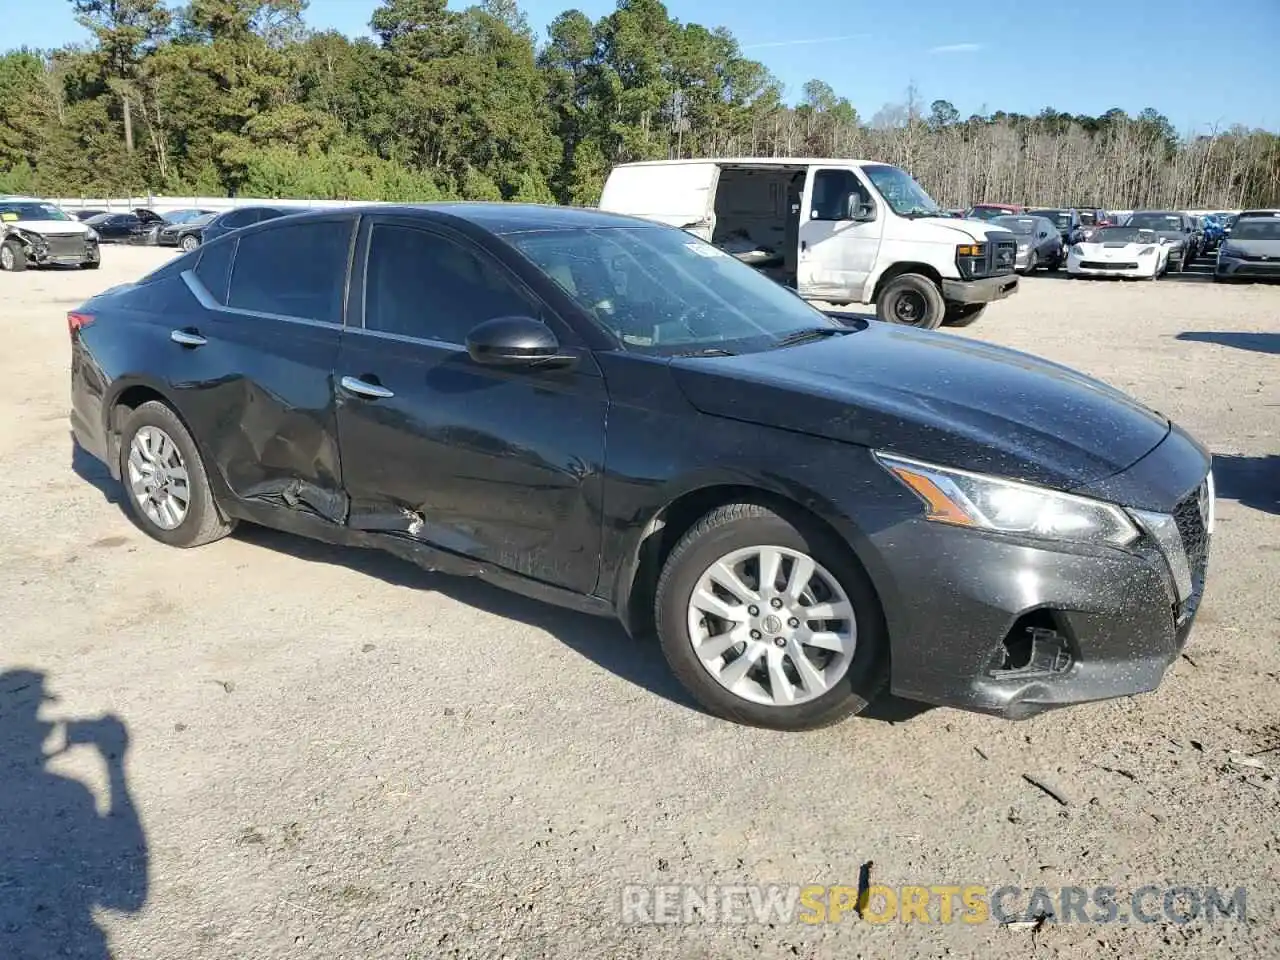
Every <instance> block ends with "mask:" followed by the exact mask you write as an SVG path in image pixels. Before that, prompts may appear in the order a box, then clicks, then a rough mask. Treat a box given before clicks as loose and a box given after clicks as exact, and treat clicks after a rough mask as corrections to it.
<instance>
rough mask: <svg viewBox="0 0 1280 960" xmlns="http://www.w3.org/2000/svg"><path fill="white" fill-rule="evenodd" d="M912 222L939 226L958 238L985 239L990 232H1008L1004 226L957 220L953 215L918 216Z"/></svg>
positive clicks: (980, 221) (978, 221) (979, 221)
mask: <svg viewBox="0 0 1280 960" xmlns="http://www.w3.org/2000/svg"><path fill="white" fill-rule="evenodd" d="M914 222H915V223H917V224H923V225H928V226H931V227H941V228H942V229H944V230H946V231H948V232H949V233H954V234H955V235H956V237H957V239H960V240H986V239H987V237H988V235H990V234H992V233H1008V232H1009V231H1008V230H1007V229H1005V228H1004V227H1001V226H992V225H990V224H988V223H986V222H985V221H982V220H957V219H956V218H955V217H920V218H918V219H916V220H915V221H914Z"/></svg>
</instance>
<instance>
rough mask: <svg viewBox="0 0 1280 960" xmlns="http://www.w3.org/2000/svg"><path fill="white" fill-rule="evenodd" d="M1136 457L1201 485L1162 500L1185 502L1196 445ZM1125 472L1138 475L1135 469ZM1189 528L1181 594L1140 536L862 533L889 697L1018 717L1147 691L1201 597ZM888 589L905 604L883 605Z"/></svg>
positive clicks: (896, 528) (1171, 445)
mask: <svg viewBox="0 0 1280 960" xmlns="http://www.w3.org/2000/svg"><path fill="white" fill-rule="evenodd" d="M1147 459H1152V460H1153V463H1154V462H1155V461H1164V460H1168V461H1170V462H1165V463H1163V464H1162V465H1161V464H1156V467H1157V468H1158V470H1157V472H1158V473H1159V475H1160V476H1161V477H1163V478H1166V479H1168V480H1169V481H1170V483H1172V480H1173V478H1177V480H1178V482H1179V484H1185V483H1187V482H1188V480H1187V478H1188V477H1196V478H1201V479H1196V480H1195V481H1194V483H1193V485H1192V486H1191V488H1190V489H1189V490H1187V491H1184V492H1182V493H1181V494H1180V495H1179V496H1178V497H1177V499H1176V500H1175V501H1174V503H1181V504H1183V506H1184V507H1185V506H1186V505H1187V504H1188V503H1193V502H1194V501H1193V499H1191V498H1194V497H1195V496H1196V493H1197V491H1198V489H1199V486H1200V483H1201V482H1202V478H1203V477H1204V473H1205V472H1207V459H1206V458H1205V456H1204V454H1203V451H1201V450H1200V449H1199V448H1197V447H1195V446H1194V445H1192V444H1187V443H1183V442H1182V441H1181V439H1180V438H1179V439H1178V440H1175V441H1174V442H1169V441H1166V442H1165V444H1162V445H1161V447H1157V448H1156V451H1153V452H1152V453H1151V454H1148V456H1147V457H1146V458H1144V460H1147ZM1174 459H1176V460H1178V461H1185V462H1177V463H1175V462H1172V461H1173V460H1174ZM1191 461H1195V462H1194V463H1193V462H1191ZM1139 463H1140V464H1141V463H1142V461H1140V462H1139ZM1131 469H1132V470H1135V471H1137V473H1138V475H1140V476H1141V477H1148V476H1150V474H1149V472H1148V471H1149V469H1150V467H1148V466H1142V467H1139V465H1135V467H1134V468H1131ZM1122 487H1123V484H1122ZM1161 496H1165V494H1161ZM1147 505H1149V504H1147ZM1173 510H1174V506H1173V505H1172V504H1171V505H1170V506H1169V507H1168V511H1169V512H1173ZM1200 534H1201V536H1200V537H1199V539H1196V540H1192V539H1188V541H1187V546H1185V547H1184V550H1185V551H1186V555H1187V556H1188V557H1190V558H1193V560H1194V562H1193V563H1192V567H1193V572H1192V588H1191V591H1190V593H1189V594H1188V595H1187V596H1185V597H1179V596H1178V594H1177V588H1176V587H1175V585H1174V579H1173V575H1172V574H1171V568H1170V563H1169V561H1168V560H1166V558H1165V554H1164V553H1162V552H1161V549H1160V547H1159V546H1158V545H1157V544H1156V543H1155V542H1154V541H1153V540H1150V539H1148V538H1147V537H1146V536H1145V535H1144V537H1143V538H1141V539H1139V540H1138V541H1136V542H1135V543H1134V544H1133V545H1132V547H1129V548H1123V549H1122V548H1110V547H1084V546H1078V547H1066V546H1058V545H1056V544H1047V543H1043V542H1041V543H1037V542H1034V541H1030V540H1015V539H1011V538H1008V537H1003V536H995V535H988V534H983V533H978V532H975V531H971V530H966V529H964V528H960V527H946V526H943V525H941V524H937V523H932V522H930V521H927V520H924V519H923V518H920V519H916V520H912V521H908V522H905V523H898V524H895V525H893V526H891V527H889V528H887V529H885V530H882V531H880V532H878V533H876V534H874V535H872V536H871V538H870V539H871V542H872V544H873V546H874V548H875V550H876V552H877V558H876V559H877V563H876V565H875V566H876V567H877V568H878V571H877V572H878V575H879V576H880V577H881V578H884V577H886V576H887V577H888V578H889V579H890V581H891V582H892V584H893V586H892V588H891V589H889V590H882V591H881V593H882V596H884V597H887V598H888V602H886V604H885V613H886V619H887V624H888V627H889V636H890V642H891V664H892V666H891V684H890V686H891V690H892V692H893V693H894V694H896V695H898V696H901V697H904V698H908V699H912V700H920V701H924V702H926V703H933V704H938V705H943V706H951V707H957V708H961V709H965V710H974V711H978V712H982V713H991V714H997V715H1000V716H1003V717H1007V718H1009V719H1023V718H1026V717H1030V716H1034V715H1035V714H1038V713H1041V712H1043V711H1045V710H1050V709H1053V708H1057V707H1064V706H1068V705H1070V704H1077V703H1085V702H1088V701H1094V700H1104V699H1109V698H1113V697H1123V696H1131V695H1134V694H1139V693H1145V692H1147V691H1150V690H1154V689H1155V688H1156V687H1157V686H1158V685H1159V684H1160V682H1161V679H1162V678H1163V676H1164V674H1165V671H1166V670H1167V669H1168V667H1169V666H1170V664H1172V663H1173V662H1174V661H1175V660H1176V659H1177V657H1178V655H1179V653H1180V652H1181V650H1182V649H1183V647H1184V645H1185V644H1186V642H1187V638H1188V635H1189V634H1190V631H1191V627H1192V623H1193V622H1194V619H1195V615H1196V611H1197V610H1198V608H1199V604H1200V599H1201V597H1202V595H1203V590H1204V574H1205V570H1206V568H1207V550H1208V548H1207V542H1208V533H1207V527H1206V528H1205V529H1202V530H1201V531H1200ZM1198 551H1202V552H1198ZM1189 562H1191V561H1189ZM899 594H901V596H902V597H904V598H906V599H905V600H903V601H901V602H899V601H896V600H894V599H893V598H894V597H895V596H898V595H899ZM921 597H924V598H927V600H924V601H920V600H919V598H921Z"/></svg>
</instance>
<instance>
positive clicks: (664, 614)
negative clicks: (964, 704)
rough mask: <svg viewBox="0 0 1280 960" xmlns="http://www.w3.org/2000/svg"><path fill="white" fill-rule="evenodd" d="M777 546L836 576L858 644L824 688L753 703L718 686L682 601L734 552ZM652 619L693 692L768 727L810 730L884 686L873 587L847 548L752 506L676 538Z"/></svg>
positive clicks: (723, 512)
mask: <svg viewBox="0 0 1280 960" xmlns="http://www.w3.org/2000/svg"><path fill="white" fill-rule="evenodd" d="M769 545H776V546H780V547H784V548H788V549H791V550H797V551H803V552H804V553H806V554H808V555H809V556H810V557H812V558H813V559H814V560H815V561H817V563H819V564H821V565H822V566H823V567H825V568H826V570H827V571H828V572H829V573H830V574H831V575H832V576H833V577H834V578H835V579H836V580H837V581H838V582H839V585H840V587H841V588H842V589H843V590H844V592H845V593H846V595H847V596H848V597H849V600H850V601H851V603H852V605H853V609H854V623H855V625H856V630H857V633H856V637H857V645H856V647H855V649H854V653H853V657H852V660H851V661H850V663H849V667H848V671H847V673H846V674H845V675H844V677H842V678H841V679H840V681H839V682H838V683H836V684H835V685H834V686H833V687H832V688H831V689H830V690H828V691H826V692H825V693H823V694H821V695H819V696H817V697H815V698H814V699H813V700H809V701H807V702H804V703H800V704H796V705H794V706H776V705H769V704H762V703H755V702H753V701H751V700H747V699H745V698H742V697H739V696H737V695H735V694H733V693H731V692H730V691H729V690H728V689H726V688H725V687H724V686H722V685H721V684H720V683H719V681H717V680H716V679H715V678H714V677H712V676H711V674H710V673H709V672H708V671H707V669H706V668H705V667H704V666H703V664H702V662H701V661H700V660H699V659H698V656H697V654H696V653H695V652H694V648H693V642H692V639H691V637H690V635H689V626H688V620H687V615H688V606H689V601H690V598H691V597H692V594H693V591H694V589H695V587H696V586H697V584H698V581H699V579H700V578H701V576H702V574H703V573H704V572H705V571H706V570H707V568H708V567H710V566H711V565H712V564H713V563H715V562H716V561H717V560H719V559H720V558H722V557H723V556H725V555H726V554H728V553H730V552H731V551H733V550H737V549H743V548H749V547H753V546H769ZM654 618H655V622H656V624H657V628H658V638H659V641H660V642H661V645H662V652H663V655H664V656H665V657H666V660H667V663H668V664H669V665H670V666H671V670H672V672H674V673H675V675H676V676H677V677H678V678H679V680H680V682H681V683H683V684H684V686H685V689H687V690H688V691H689V692H690V693H691V694H692V695H693V696H694V698H695V699H696V700H697V701H698V702H699V703H700V704H702V706H703V707H705V708H706V709H707V710H708V711H710V712H711V713H713V714H715V715H716V716H718V717H723V718H725V719H727V720H733V721H735V722H737V723H744V724H748V725H750V726H758V727H767V728H770V729H773V730H811V729H814V728H817V727H823V726H827V725H829V724H832V723H836V722H837V721H839V720H843V719H844V718H845V717H848V716H850V715H852V714H855V713H859V712H861V711H862V710H864V709H866V707H867V705H868V704H870V703H871V702H872V701H873V700H874V699H875V698H876V697H877V696H878V695H879V694H880V693H881V692H882V691H883V690H884V688H885V686H886V684H887V682H888V677H889V669H888V641H887V630H886V627H885V623H884V614H883V612H882V611H881V609H880V602H879V600H878V599H877V597H876V593H875V589H874V588H873V587H872V585H871V581H870V579H869V578H868V577H867V574H866V573H865V571H863V569H862V567H861V565H860V564H859V563H858V562H857V560H856V559H855V558H854V556H853V555H852V553H851V552H850V551H849V550H848V548H847V547H846V546H845V545H844V544H842V543H840V542H839V541H837V540H835V539H834V538H833V537H832V536H831V535H830V534H829V533H827V532H826V531H823V530H821V529H820V528H817V527H816V525H814V524H812V523H809V522H805V521H803V520H797V521H796V522H792V521H790V520H787V519H784V518H783V517H782V516H780V515H779V514H778V513H776V512H774V511H773V510H769V509H767V508H765V507H762V506H759V505H757V504H750V503H734V504H729V505H726V506H723V507H719V508H717V509H715V510H713V511H711V512H710V513H708V514H707V515H706V516H705V517H703V518H702V519H701V520H699V521H698V522H697V523H696V524H694V526H693V527H692V528H691V529H690V530H689V531H688V532H687V533H686V534H685V535H684V536H683V537H682V538H681V540H680V542H679V543H678V544H677V545H676V547H675V549H674V550H672V551H671V555H670V556H669V557H668V558H667V561H666V564H665V565H664V566H663V568H662V576H661V577H660V578H659V580H658V587H657V596H656V601H655V610H654Z"/></svg>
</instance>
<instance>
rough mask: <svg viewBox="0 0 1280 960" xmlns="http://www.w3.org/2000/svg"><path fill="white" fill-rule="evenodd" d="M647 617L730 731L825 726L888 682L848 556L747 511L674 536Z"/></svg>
mask: <svg viewBox="0 0 1280 960" xmlns="http://www.w3.org/2000/svg"><path fill="white" fill-rule="evenodd" d="M655 614H656V620H657V626H658V636H659V639H660V641H661V644H662V650H663V654H664V655H665V656H666V659H667V662H668V663H669V664H670V665H671V669H672V670H673V671H674V672H675V674H676V676H677V677H678V678H679V679H680V681H681V682H682V683H683V684H684V685H685V687H686V688H687V689H688V690H689V692H690V693H692V694H693V696H694V697H695V698H696V699H697V701H698V702H699V703H701V704H702V705H703V706H704V707H706V709H707V710H709V711H711V712H712V713H714V714H716V715H717V716H720V717H724V718H726V719H729V720H734V721H737V722H739V723H746V724H751V725H753V726H761V727H770V728H773V729H777V730H805V729H812V728H814V727H821V726H825V725H827V724H830V723H834V722H836V721H838V720H841V719H843V718H845V717H847V716H849V715H850V714H854V713H858V712H860V711H861V710H863V709H865V708H866V706H867V705H868V704H869V703H870V702H871V701H872V700H873V699H874V698H875V697H876V695H877V694H879V693H880V691H881V690H882V689H883V688H884V685H885V682H886V681H887V679H888V669H887V663H886V656H885V650H886V640H885V633H886V631H885V626H884V617H883V614H882V613H881V610H880V605H879V601H878V600H877V598H876V595H875V590H874V589H873V588H872V586H871V582H870V580H869V579H868V577H867V575H866V573H865V572H864V571H863V570H862V568H861V566H860V565H859V564H858V562H857V561H856V559H854V557H853V556H852V555H851V554H850V552H849V551H848V549H847V548H845V547H844V546H843V545H842V544H840V543H839V542H838V541H836V540H835V539H834V538H833V537H832V536H831V535H830V534H828V533H826V532H824V531H822V530H821V529H818V528H817V526H816V525H812V524H809V523H805V522H803V521H799V522H792V521H790V520H787V519H785V518H784V517H782V516H780V515H779V514H778V513H776V512H774V511H772V510H769V509H767V508H765V507H762V506H758V505H755V504H746V503H736V504H730V505H727V506H723V507H720V508H718V509H716V510H713V511H712V512H711V513H708V514H707V515H706V516H705V517H703V518H702V520H700V521H699V522H698V523H697V524H695V525H694V526H693V528H692V529H691V530H689V532H688V533H686V534H685V535H684V537H683V538H681V540H680V542H679V543H678V544H677V545H676V547H675V549H674V550H672V552H671V555H670V557H669V558H668V559H667V562H666V564H665V566H664V567H663V570H662V576H661V578H660V579H659V581H658V589H657V601H656V610H655Z"/></svg>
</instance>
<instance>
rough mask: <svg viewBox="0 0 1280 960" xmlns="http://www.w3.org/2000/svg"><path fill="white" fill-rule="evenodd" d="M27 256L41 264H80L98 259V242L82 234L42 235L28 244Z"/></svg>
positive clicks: (33, 261)
mask: <svg viewBox="0 0 1280 960" xmlns="http://www.w3.org/2000/svg"><path fill="white" fill-rule="evenodd" d="M27 256H28V258H29V259H30V260H31V262H32V263H35V264H39V265H41V266H49V265H59V264H60V265H64V266H79V265H80V264H82V263H95V262H97V260H98V257H99V253H98V244H97V242H96V241H93V240H90V239H89V238H88V237H85V236H82V235H79V234H77V235H75V236H70V237H42V238H40V239H38V240H34V241H32V242H31V243H30V244H29V245H28V246H27Z"/></svg>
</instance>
